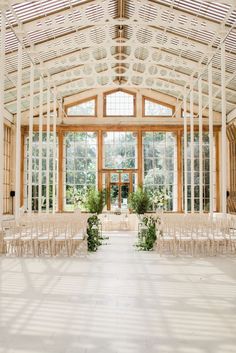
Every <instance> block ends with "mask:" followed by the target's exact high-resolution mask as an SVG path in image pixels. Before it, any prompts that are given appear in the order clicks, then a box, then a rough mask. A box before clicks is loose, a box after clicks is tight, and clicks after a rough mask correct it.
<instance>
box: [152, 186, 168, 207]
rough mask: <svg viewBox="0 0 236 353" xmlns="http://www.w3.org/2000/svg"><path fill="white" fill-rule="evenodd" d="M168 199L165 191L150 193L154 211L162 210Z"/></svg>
mask: <svg viewBox="0 0 236 353" xmlns="http://www.w3.org/2000/svg"><path fill="white" fill-rule="evenodd" d="M169 199H170V197H169V195H168V193H167V192H166V190H154V191H153V192H152V193H151V200H152V204H153V208H154V209H158V208H161V209H164V208H165V206H166V205H167V202H168V200H169Z"/></svg>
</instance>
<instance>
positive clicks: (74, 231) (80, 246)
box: [0, 214, 88, 257]
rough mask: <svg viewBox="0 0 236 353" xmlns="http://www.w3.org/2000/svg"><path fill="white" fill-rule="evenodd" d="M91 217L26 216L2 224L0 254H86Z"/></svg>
mask: <svg viewBox="0 0 236 353" xmlns="http://www.w3.org/2000/svg"><path fill="white" fill-rule="evenodd" d="M87 218H88V215H86V214H84V215H80V217H79V218H78V217H77V216H75V215H73V214H72V215H50V214H49V215H38V216H24V217H21V218H20V219H19V220H18V221H17V222H16V221H14V220H12V221H3V222H2V223H1V229H0V234H1V236H0V253H2V254H7V255H14V256H34V257H35V256H58V255H65V256H73V255H80V254H83V255H85V254H86V253H87V236H86V226H87Z"/></svg>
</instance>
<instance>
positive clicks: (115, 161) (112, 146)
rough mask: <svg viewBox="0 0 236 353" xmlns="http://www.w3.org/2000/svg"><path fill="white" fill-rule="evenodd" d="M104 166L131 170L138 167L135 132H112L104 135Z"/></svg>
mask: <svg viewBox="0 0 236 353" xmlns="http://www.w3.org/2000/svg"><path fill="white" fill-rule="evenodd" d="M103 144H104V156H103V166H104V168H110V169H130V168H136V165H137V136H136V134H135V133H133V132H120V131H112V132H106V133H104V135H103Z"/></svg>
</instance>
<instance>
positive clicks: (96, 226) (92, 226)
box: [87, 215, 103, 252]
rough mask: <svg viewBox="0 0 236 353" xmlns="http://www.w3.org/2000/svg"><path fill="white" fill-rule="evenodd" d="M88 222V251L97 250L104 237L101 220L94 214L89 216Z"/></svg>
mask: <svg viewBox="0 0 236 353" xmlns="http://www.w3.org/2000/svg"><path fill="white" fill-rule="evenodd" d="M87 222H88V225H87V235H88V238H87V241H88V251H91V252H95V251H97V249H98V247H99V246H100V245H101V244H102V239H103V238H102V235H101V221H100V219H99V218H98V216H97V215H93V216H90V217H89V218H88V221H87Z"/></svg>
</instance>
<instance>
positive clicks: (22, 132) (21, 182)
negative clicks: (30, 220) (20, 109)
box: [20, 128, 25, 207]
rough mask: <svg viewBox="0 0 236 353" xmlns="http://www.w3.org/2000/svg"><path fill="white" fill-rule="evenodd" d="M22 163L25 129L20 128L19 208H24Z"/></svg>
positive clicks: (23, 159) (23, 158)
mask: <svg viewBox="0 0 236 353" xmlns="http://www.w3.org/2000/svg"><path fill="white" fill-rule="evenodd" d="M24 161H25V129H24V128H21V167H20V168H21V171H20V172H21V178H20V207H22V206H24Z"/></svg>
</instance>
